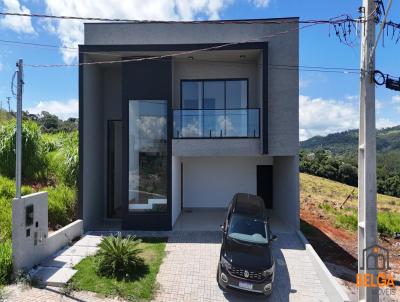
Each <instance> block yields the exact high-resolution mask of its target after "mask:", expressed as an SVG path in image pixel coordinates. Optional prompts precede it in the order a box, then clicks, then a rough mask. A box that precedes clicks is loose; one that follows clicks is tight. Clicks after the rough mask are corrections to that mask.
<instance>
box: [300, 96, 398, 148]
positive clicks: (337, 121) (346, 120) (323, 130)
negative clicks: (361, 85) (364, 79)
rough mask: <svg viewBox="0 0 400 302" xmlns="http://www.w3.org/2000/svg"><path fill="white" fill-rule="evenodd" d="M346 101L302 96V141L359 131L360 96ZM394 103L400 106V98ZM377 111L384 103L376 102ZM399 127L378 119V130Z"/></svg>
mask: <svg viewBox="0 0 400 302" xmlns="http://www.w3.org/2000/svg"><path fill="white" fill-rule="evenodd" d="M345 99H346V101H340V100H327V99H322V98H315V99H312V98H310V97H308V96H304V95H300V100H299V101H300V130H299V138H300V141H303V140H306V139H309V138H311V137H313V136H315V135H322V136H325V135H328V134H330V133H335V132H342V131H346V130H350V129H358V125H359V102H358V101H357V100H358V96H346V97H345ZM392 100H393V102H398V104H400V96H396V97H393V98H392ZM376 105H377V109H378V110H379V108H380V107H381V106H382V102H381V101H379V100H377V101H376ZM396 125H398V122H395V121H393V120H390V119H388V118H385V117H377V119H376V128H377V129H381V128H387V127H393V126H396Z"/></svg>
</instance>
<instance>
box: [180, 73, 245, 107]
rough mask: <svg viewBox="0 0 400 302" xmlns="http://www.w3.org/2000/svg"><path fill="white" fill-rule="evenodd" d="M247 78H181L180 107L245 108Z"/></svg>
mask: <svg viewBox="0 0 400 302" xmlns="http://www.w3.org/2000/svg"><path fill="white" fill-rule="evenodd" d="M247 107H248V80H247V79H231V80H183V81H182V82H181V109H192V110H198V109H215V110H218V109H246V108H247Z"/></svg>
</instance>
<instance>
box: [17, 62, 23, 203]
mask: <svg viewBox="0 0 400 302" xmlns="http://www.w3.org/2000/svg"><path fill="white" fill-rule="evenodd" d="M23 67H24V66H23V60H22V59H19V60H18V62H17V68H18V70H17V81H18V83H17V133H16V145H15V154H16V159H15V183H16V196H15V197H16V198H21V161H22V158H21V154H22V92H23V85H24V74H23V72H24V71H23Z"/></svg>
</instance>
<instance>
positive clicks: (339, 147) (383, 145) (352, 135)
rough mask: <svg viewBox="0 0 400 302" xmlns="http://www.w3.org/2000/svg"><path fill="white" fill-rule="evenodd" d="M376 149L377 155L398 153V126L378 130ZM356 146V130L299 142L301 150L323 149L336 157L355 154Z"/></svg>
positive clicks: (399, 128) (399, 148)
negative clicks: (391, 152)
mask: <svg viewBox="0 0 400 302" xmlns="http://www.w3.org/2000/svg"><path fill="white" fill-rule="evenodd" d="M376 134H377V136H376V149H377V151H378V154H379V153H386V152H390V151H397V152H399V151H400V125H399V126H395V127H391V128H385V129H380V130H378V131H377V133H376ZM357 144H358V129H357V130H349V131H344V132H339V133H333V134H328V135H327V136H314V137H312V138H310V139H308V140H306V141H303V142H300V147H301V148H302V149H303V150H315V149H321V148H322V149H325V150H329V151H331V152H332V153H334V154H336V155H343V154H347V153H356V152H357Z"/></svg>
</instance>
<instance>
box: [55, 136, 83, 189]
mask: <svg viewBox="0 0 400 302" xmlns="http://www.w3.org/2000/svg"><path fill="white" fill-rule="evenodd" d="M48 146H49V147H48V150H49V151H50V152H49V153H48V161H49V174H50V175H53V176H55V177H56V179H57V181H58V182H59V183H64V184H66V185H68V186H70V187H76V184H77V180H78V174H79V151H78V132H77V131H75V132H72V133H58V134H57V135H54V137H53V141H52V142H48Z"/></svg>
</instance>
